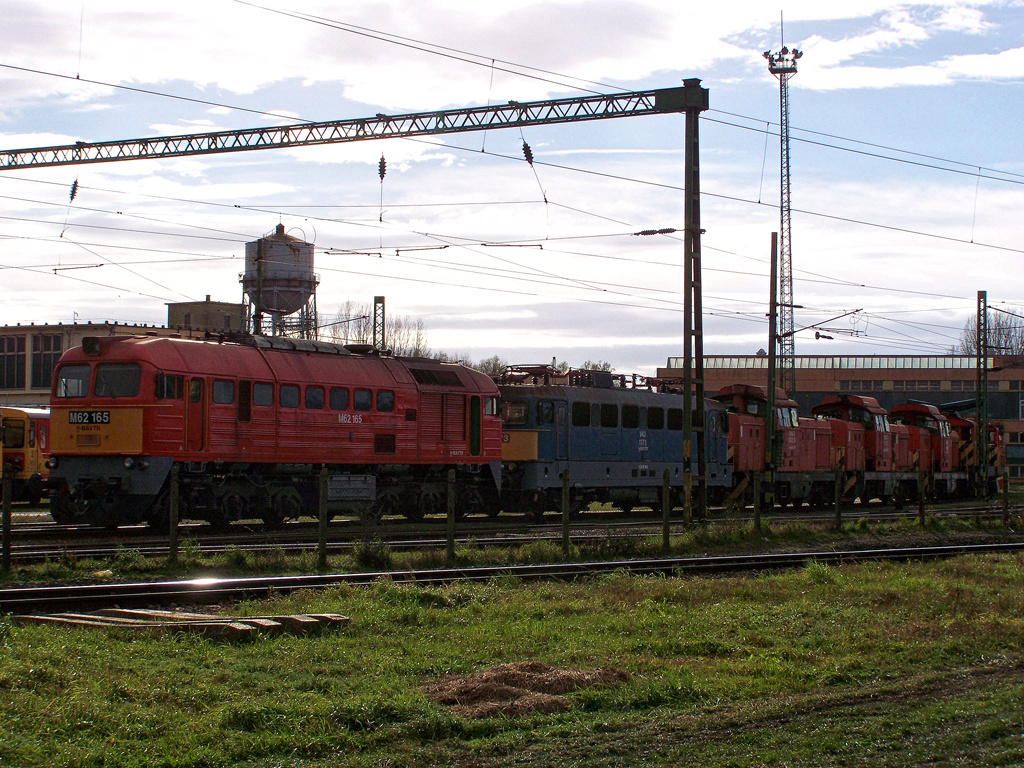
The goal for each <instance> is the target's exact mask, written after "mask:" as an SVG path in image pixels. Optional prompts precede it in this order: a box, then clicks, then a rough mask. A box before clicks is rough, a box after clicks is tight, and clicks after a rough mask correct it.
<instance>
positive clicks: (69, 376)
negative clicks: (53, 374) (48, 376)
mask: <svg viewBox="0 0 1024 768" xmlns="http://www.w3.org/2000/svg"><path fill="white" fill-rule="evenodd" d="M88 392H89V366H88V365H65V366H64V367H62V368H61V369H60V370H59V371H57V386H56V387H55V389H54V394H55V395H56V397H85V396H86V394H87V393H88Z"/></svg>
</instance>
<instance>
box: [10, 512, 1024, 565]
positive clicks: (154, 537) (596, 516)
mask: <svg viewBox="0 0 1024 768" xmlns="http://www.w3.org/2000/svg"><path fill="white" fill-rule="evenodd" d="M1008 512H1009V514H1010V515H1011V516H1014V517H1020V516H1022V515H1024V505H1015V506H1013V507H1011V508H1009V510H1008ZM918 514H919V513H918V512H917V511H916V510H915V511H911V510H907V509H904V510H893V509H887V508H884V507H876V506H868V507H857V508H855V509H853V510H849V511H846V512H845V513H844V515H845V517H846V518H847V519H858V520H860V519H865V520H867V521H869V522H872V523H884V522H896V521H900V520H910V519H915V518H916V517H917V516H918ZM927 514H928V515H929V516H932V517H964V516H967V517H970V518H984V519H991V518H1001V517H1002V515H1003V508H1002V505H1001V504H994V505H993V504H988V505H983V506H979V505H962V504H961V505H949V504H947V505H941V506H937V507H932V508H930V509H928V510H927ZM548 520H549V521H550V522H548V523H543V522H537V521H535V520H533V519H532V518H528V517H524V516H515V517H512V516H510V517H507V518H506V517H503V518H499V519H497V520H494V519H487V518H464V519H462V520H460V521H459V524H458V526H457V533H456V541H457V542H460V543H465V542H468V541H472V542H474V543H476V544H478V545H481V546H509V545H514V544H522V543H526V542H530V541H542V540H549V541H552V540H558V539H560V537H561V535H562V525H561V522H560V521H558V518H557V517H556V516H548ZM751 520H752V517H751V515H750V513H749V511H748V510H744V511H742V512H740V513H734V514H728V515H724V514H723V515H715V516H714V517H713V518H712V522H732V523H737V524H743V523H750V522H751ZM763 520H764V522H765V523H773V524H785V523H807V524H812V525H813V524H819V525H827V524H830V523H832V522H834V520H835V515H834V513H827V514H826V513H822V512H811V511H806V512H802V511H797V510H786V511H782V510H779V511H776V512H774V513H771V514H765V515H764V516H763ZM556 521H557V522H556ZM444 524H445V521H444V519H443V518H438V519H437V520H436V521H428V522H418V523H410V522H408V521H406V520H404V519H402V518H396V519H386V520H384V521H382V522H381V523H379V524H374V525H367V524H364V523H361V522H359V521H356V520H335V521H333V522H332V523H331V525H330V526H329V529H328V536H327V547H328V552H329V553H331V554H338V553H343V552H346V551H350V550H351V549H352V548H353V547H355V546H356V545H358V544H359V543H360V542H365V541H367V540H379V541H382V542H384V543H386V544H388V546H390V547H392V548H393V549H399V550H400V549H412V548H417V547H422V548H431V547H443V546H445V545H446V543H447V537H446V535H445V533H444ZM661 524H662V523H661V518H660V516H658V515H656V514H654V513H653V512H652V513H647V514H644V513H642V512H641V513H638V512H636V511H634V512H632V513H631V514H630V515H629V516H628V517H626V516H624V515H623V514H622V513H621V512H619V511H616V510H601V511H591V512H587V513H583V514H581V515H578V516H576V517H575V518H574V519H573V520H572V523H571V535H572V538H573V540H574V541H576V542H577V543H579V542H582V541H586V540H592V539H604V538H607V537H608V536H611V535H614V536H615V537H617V538H643V537H649V536H653V535H657V534H658V533H660V531H661ZM671 525H672V527H673V529H674V530H675V531H676V532H678V531H679V530H680V528H681V526H682V521H681V519H679V518H673V520H672V521H671ZM178 533H179V538H180V540H182V541H188V542H190V546H198V547H199V548H200V549H201V550H202V552H204V553H205V554H218V553H222V552H224V551H226V550H229V549H232V548H235V549H244V550H246V551H250V552H261V551H262V552H269V551H276V552H285V553H289V552H301V551H303V550H308V549H309V548H310V547H311V546H314V545H315V543H316V541H317V523H316V522H315V521H310V520H299V521H292V522H289V523H286V524H284V525H282V526H277V527H273V528H268V527H266V526H264V525H263V524H262V523H260V522H256V521H250V522H247V523H235V524H233V525H231V526H229V527H227V528H224V529H221V528H212V527H211V526H209V525H206V524H202V523H183V524H182V525H181V526H180V527H179V531H178ZM126 550H128V551H130V552H131V553H133V554H137V555H141V556H144V557H160V556H166V555H167V554H168V550H169V542H168V537H167V535H166V534H157V533H154V531H153V530H152V529H151V528H149V527H147V526H145V525H138V526H126V527H123V528H118V529H117V530H116V531H110V530H107V529H102V528H91V527H88V526H60V525H56V524H54V523H53V522H41V521H34V522H31V523H22V524H19V525H16V526H14V536H13V543H12V549H11V557H12V562H14V563H17V564H22V565H28V564H32V563H38V562H43V561H45V560H57V559H61V558H65V557H69V556H70V557H74V558H76V559H89V558H93V559H104V558H112V557H115V556H117V555H119V554H123V553H124V552H125V551H126Z"/></svg>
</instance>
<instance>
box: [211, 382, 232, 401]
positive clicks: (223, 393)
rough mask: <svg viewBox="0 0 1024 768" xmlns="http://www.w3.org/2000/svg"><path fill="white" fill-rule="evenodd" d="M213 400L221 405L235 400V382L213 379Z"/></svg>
mask: <svg viewBox="0 0 1024 768" xmlns="http://www.w3.org/2000/svg"><path fill="white" fill-rule="evenodd" d="M213 402H215V403H220V404H221V405H230V404H231V403H233V402H235V383H234V382H233V381H214V382H213Z"/></svg>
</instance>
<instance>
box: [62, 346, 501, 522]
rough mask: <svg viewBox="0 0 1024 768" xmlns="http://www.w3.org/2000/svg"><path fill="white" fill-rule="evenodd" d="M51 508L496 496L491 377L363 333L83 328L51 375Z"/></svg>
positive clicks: (154, 509)
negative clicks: (173, 498) (371, 342)
mask: <svg viewBox="0 0 1024 768" xmlns="http://www.w3.org/2000/svg"><path fill="white" fill-rule="evenodd" d="M50 424H51V431H50V453H51V457H50V461H49V466H50V476H51V482H52V483H53V485H54V488H55V490H54V491H53V492H52V494H51V513H52V515H53V517H54V519H55V520H56V521H57V522H61V523H70V522H85V523H88V524H91V525H106V526H115V525H118V524H120V523H130V522H140V521H146V522H149V523H151V524H153V525H157V526H161V525H166V521H167V519H168V510H169V495H170V494H169V489H170V482H169V476H170V474H171V469H172V467H173V466H177V467H178V469H179V472H180V476H181V486H180V487H181V494H180V514H181V517H182V518H192V519H205V520H208V521H210V522H211V523H214V524H224V523H227V522H230V521H232V520H237V519H242V518H253V517H257V518H262V519H263V520H265V521H266V522H268V523H277V522H280V521H282V520H284V519H285V518H289V517H297V516H298V515H299V514H309V511H310V510H313V509H316V506H317V499H318V489H319V485H318V476H319V473H320V470H321V468H323V467H326V468H327V470H328V473H329V475H328V508H329V510H330V511H331V512H332V513H335V512H344V511H356V512H358V513H361V514H371V515H383V514H390V513H392V512H401V513H403V514H406V515H408V516H410V517H418V516H422V515H424V514H428V513H431V512H434V511H438V510H440V509H441V508H442V507H443V506H444V504H445V499H446V497H447V475H448V471H449V470H452V469H454V470H455V472H456V483H457V488H458V494H459V508H460V509H461V510H463V511H475V510H483V509H497V499H498V489H499V487H500V469H501V466H500V464H501V420H500V417H499V415H498V388H497V386H496V385H495V384H494V382H493V381H491V379H489V378H488V377H487V376H485V375H483V374H482V373H479V372H478V371H475V370H473V369H471V368H467V367H464V366H461V365H455V364H449V363H441V362H437V361H434V360H424V359H417V358H401V357H391V356H389V355H379V354H375V353H374V352H373V350H372V349H370V348H368V347H366V346H359V347H355V346H352V347H347V348H346V347H341V346H337V345H332V344H325V343H321V342H313V341H300V340H294V339H281V338H263V337H257V338H252V339H249V340H248V341H246V342H229V341H196V340H188V339H179V338H166V337H156V336H152V337H118V338H93V337H90V338H87V339H84V340H83V343H82V346H81V347H78V348H76V349H72V350H69V351H68V352H66V353H65V354H64V355H63V357H62V358H61V360H60V363H59V365H58V366H57V369H56V371H55V373H54V380H53V390H52V393H51V412H50Z"/></svg>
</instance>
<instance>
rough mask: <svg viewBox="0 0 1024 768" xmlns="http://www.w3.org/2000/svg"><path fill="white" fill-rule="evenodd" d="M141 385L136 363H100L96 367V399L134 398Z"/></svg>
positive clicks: (138, 368) (140, 374) (94, 392)
mask: <svg viewBox="0 0 1024 768" xmlns="http://www.w3.org/2000/svg"><path fill="white" fill-rule="evenodd" d="M141 383H142V369H141V368H140V367H139V365H138V363H100V364H99V365H97V366H96V384H95V385H94V389H93V394H94V395H96V397H135V396H137V395H138V394H139V385H140V384H141Z"/></svg>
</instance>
